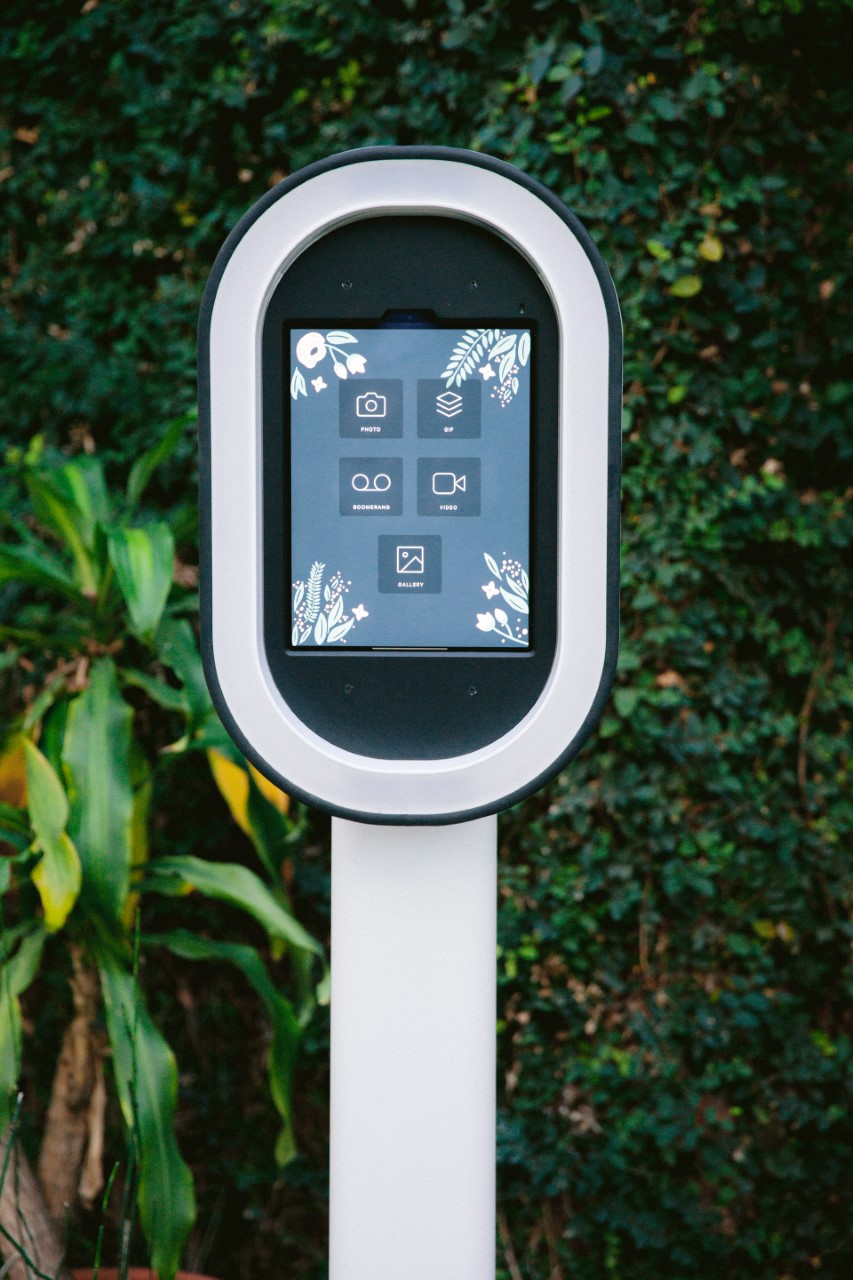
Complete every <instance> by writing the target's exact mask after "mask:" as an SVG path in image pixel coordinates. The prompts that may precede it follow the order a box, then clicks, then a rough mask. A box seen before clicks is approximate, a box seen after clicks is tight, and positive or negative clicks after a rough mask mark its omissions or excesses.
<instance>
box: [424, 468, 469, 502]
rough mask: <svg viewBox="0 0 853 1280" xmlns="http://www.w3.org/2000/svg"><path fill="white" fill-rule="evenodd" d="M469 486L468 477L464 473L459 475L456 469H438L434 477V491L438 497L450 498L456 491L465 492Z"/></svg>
mask: <svg viewBox="0 0 853 1280" xmlns="http://www.w3.org/2000/svg"><path fill="white" fill-rule="evenodd" d="M467 488H468V477H467V476H466V475H465V474H464V473H463V474H462V475H461V476H458V475H457V474H456V472H455V471H436V472H435V473H434V474H433V477H432V491H433V493H434V494H435V495H436V497H437V498H449V497H450V496H451V494H454V493H464V492H465V490H466V489H467Z"/></svg>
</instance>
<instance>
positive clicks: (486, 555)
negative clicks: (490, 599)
mask: <svg viewBox="0 0 853 1280" xmlns="http://www.w3.org/2000/svg"><path fill="white" fill-rule="evenodd" d="M483 559H484V560H485V562H486V564H487V565H488V568H489V573H493V574H494V575H495V577H496V578H499V577H500V576H501V571H500V569H499V568H498V566H497V562H496V561H495V560H493V559H492V557H491V556H490V555H489V553H488V552H487V551H484V552H483Z"/></svg>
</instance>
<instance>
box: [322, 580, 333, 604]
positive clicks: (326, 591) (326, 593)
mask: <svg viewBox="0 0 853 1280" xmlns="http://www.w3.org/2000/svg"><path fill="white" fill-rule="evenodd" d="M331 598H332V588H331V587H330V586H329V585H328V584H327V585H326V586H325V587H324V588H323V599H324V600H325V601H326V604H328V603H329V601H330V600H331Z"/></svg>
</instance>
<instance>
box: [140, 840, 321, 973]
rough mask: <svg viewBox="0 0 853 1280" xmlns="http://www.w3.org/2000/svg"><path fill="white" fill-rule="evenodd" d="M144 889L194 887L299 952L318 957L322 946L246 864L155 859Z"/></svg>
mask: <svg viewBox="0 0 853 1280" xmlns="http://www.w3.org/2000/svg"><path fill="white" fill-rule="evenodd" d="M143 888H144V889H149V890H150V889H153V890H155V891H156V892H159V893H173V894H179V893H184V892H186V890H187V889H188V888H189V889H197V890H198V892H199V893H202V894H204V896H205V897H207V898H217V899H219V901H221V902H228V903H230V904H231V905H232V906H234V907H239V908H240V909H241V910H243V911H246V912H248V914H249V915H251V916H254V918H255V919H256V920H257V921H258V922H259V924H262V925H263V927H264V928H265V929H266V931H267V933H269V934H270V935H271V936H272V937H273V938H281V939H282V940H283V941H284V942H287V943H289V944H290V945H291V946H293V947H297V948H298V949H300V950H302V951H310V952H311V953H312V954H313V955H317V956H322V954H323V948H322V947H321V946H320V944H319V942H317V940H316V939H315V938H312V937H311V935H310V933H308V932H307V930H305V929H303V927H302V925H301V924H300V923H299V921H298V920H296V919H294V917H293V916H292V915H291V914H290V912H289V911H286V910H285V909H284V907H283V906H282V905H281V903H280V902H277V901H276V899H275V898H274V897H273V895H272V894H271V893H270V891H269V889H268V888H267V887H266V885H265V884H264V883H263V881H262V880H259V879H258V877H257V876H256V875H255V873H254V872H253V871H250V870H249V869H248V867H241V866H239V865H238V864H237V863H233V862H205V861H203V859H201V858H190V857H185V858H182V857H176V858H157V859H155V860H154V861H153V862H152V863H151V864H150V866H149V875H148V878H147V880H146V881H145V883H144V885H143Z"/></svg>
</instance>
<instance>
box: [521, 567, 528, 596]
mask: <svg viewBox="0 0 853 1280" xmlns="http://www.w3.org/2000/svg"><path fill="white" fill-rule="evenodd" d="M521 581H522V584H523V586H524V590H525V591H529V590H530V579H529V578H528V576H527V574H526V573H525V572H524V570H523V569H522V571H521Z"/></svg>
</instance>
